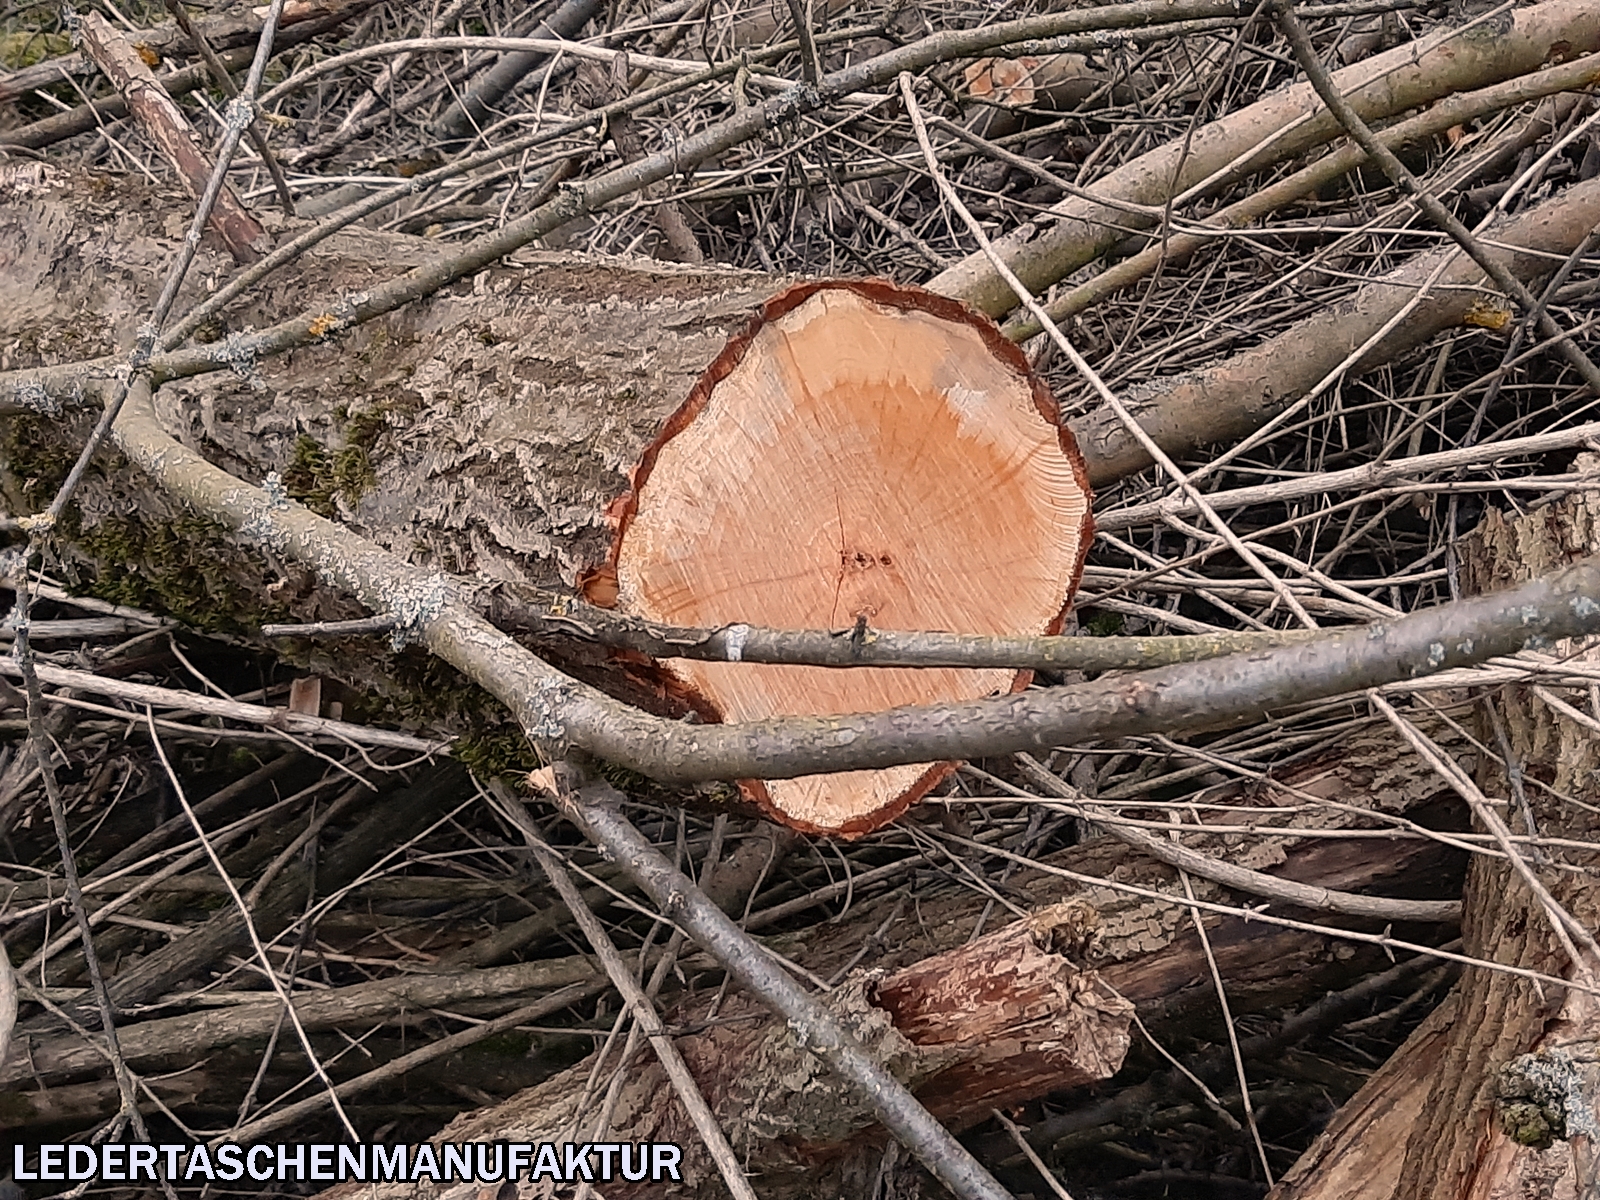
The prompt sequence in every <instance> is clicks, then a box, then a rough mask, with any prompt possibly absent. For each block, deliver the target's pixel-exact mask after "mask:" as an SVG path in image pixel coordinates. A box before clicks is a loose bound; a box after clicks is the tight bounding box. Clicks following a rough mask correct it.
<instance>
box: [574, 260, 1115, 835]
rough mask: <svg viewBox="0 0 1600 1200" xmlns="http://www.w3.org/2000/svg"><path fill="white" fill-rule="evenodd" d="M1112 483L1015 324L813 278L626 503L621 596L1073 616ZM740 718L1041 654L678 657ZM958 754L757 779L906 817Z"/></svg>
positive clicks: (1008, 621)
mask: <svg viewBox="0 0 1600 1200" xmlns="http://www.w3.org/2000/svg"><path fill="white" fill-rule="evenodd" d="M1089 508H1090V490H1089V485H1088V479H1087V476H1086V474H1085V472H1084V468H1083V461H1082V458H1081V457H1080V456H1079V454H1078V451H1077V447H1076V445H1075V444H1074V442H1073V440H1072V435H1071V434H1070V433H1069V432H1067V430H1065V429H1064V428H1063V427H1062V426H1061V424H1060V421H1059V418H1058V414H1057V410H1056V406H1055V402H1054V400H1053V399H1052V398H1051V396H1050V393H1049V391H1048V389H1046V387H1045V386H1044V384H1043V383H1042V382H1041V381H1040V380H1039V379H1038V377H1037V376H1035V375H1034V374H1033V372H1032V371H1031V370H1030V368H1029V367H1028V364H1027V361H1026V359H1025V358H1023V356H1022V354H1021V352H1020V351H1019V350H1018V349H1017V348H1016V347H1015V346H1014V345H1012V344H1011V343H1009V342H1007V341H1006V340H1005V339H1004V338H1003V337H1002V336H1001V335H1000V333H999V331H998V330H997V329H996V328H995V327H994V325H993V324H992V323H990V322H989V321H988V320H986V319H985V318H983V317H980V316H978V315H976V314H974V313H973V312H972V311H971V310H969V309H967V308H965V307H964V306H962V305H960V304H957V303H956V302H954V301H951V300H947V299H944V298H942V297H938V296H934V295H932V294H931V293H928V292H924V291H921V290H919V289H916V288H909V287H902V286H898V285H895V284H891V283H886V282H881V281H825V282H820V283H807V284H802V285H800V286H798V287H795V288H791V289H790V290H789V291H787V292H784V293H782V294H781V295H779V296H777V297H776V298H774V299H773V300H771V301H769V302H768V303H767V304H766V305H765V306H764V308H763V310H762V312H761V313H760V314H759V315H758V316H757V317H756V318H755V319H754V320H753V321H752V322H751V323H750V325H749V326H748V327H747V328H746V329H745V330H744V331H743V332H742V333H741V334H740V335H738V336H737V337H735V338H734V339H732V340H731V341H730V342H729V344H728V346H727V348H726V349H725V350H724V351H723V352H722V354H721V355H720V356H719V357H718V359H717V360H716V362H714V363H713V364H712V365H711V367H710V369H709V370H707V371H706V373H705V375H704V376H703V377H702V378H701V379H700V382H699V383H698V384H697V385H696V386H695V388H694V390H693V391H692V392H691V393H690V395H689V398H688V400H687V401H686V402H685V403H684V404H683V406H682V407H681V408H680V409H679V410H678V411H677V412H676V413H675V414H674V415H673V416H672V417H671V418H670V419H669V420H668V422H667V424H666V427H665V429H664V430H663V431H662V433H661V436H660V437H659V438H658V439H657V441H656V442H655V444H654V445H652V446H650V447H649V448H648V449H647V450H646V451H645V453H644V455H643V457H642V459H641V460H640V463H639V466H638V468H637V469H636V470H635V472H634V477H633V487H632V490H630V491H629V492H628V493H626V494H625V495H624V496H623V497H621V498H620V500H619V501H618V502H617V504H616V505H615V506H614V508H613V515H614V519H615V520H616V523H617V533H616V538H615V541H614V543H613V548H612V554H611V559H610V563H609V565H608V568H607V569H605V570H604V571H602V572H600V573H597V575H596V576H595V577H594V578H593V579H592V580H591V585H590V588H589V594H590V595H591V597H594V598H596V599H600V598H609V596H605V593H606V592H609V591H610V590H611V589H612V588H613V587H614V589H615V599H616V603H617V605H618V607H620V608H621V609H622V610H624V611H626V612H628V613H631V614H633V615H636V616H640V617H644V618H647V619H649V620H652V621H659V622H664V623H670V624H680V625H698V626H718V625H725V624H728V623H730V622H750V623H754V624H761V625H767V626H774V627H778V628H789V629H815V628H827V629H838V628H842V627H843V628H848V627H850V626H852V625H854V626H855V627H856V628H857V629H858V631H862V633H863V635H864V636H870V634H868V633H866V631H867V630H868V629H869V628H870V627H872V626H877V627H880V628H890V629H915V630H946V631H952V632H962V633H981V634H1020V633H1055V632H1057V631H1059V629H1060V627H1061V620H1062V616H1063V614H1064V611H1065V606H1066V604H1067V603H1068V602H1069V601H1070V599H1071V595H1072V592H1073V589H1074V588H1075V587H1076V585H1077V582H1078V577H1079V575H1080V573H1081V571H1082V568H1083V559H1084V555H1085V553H1086V552H1087V549H1088V545H1089V541H1090V537H1091V532H1092V523H1091V518H1090V514H1089ZM660 669H661V672H662V674H663V675H664V676H665V684H666V687H667V688H668V690H670V691H673V692H674V693H676V694H677V695H679V696H680V697H681V698H682V699H683V700H684V701H685V703H687V704H688V705H689V706H690V707H692V708H694V709H695V710H697V711H698V712H699V713H700V714H701V715H702V716H704V717H706V718H707V719H710V720H718V721H755V720H761V719H763V718H767V717H776V716H785V715H797V714H820V715H834V714H846V713H864V712H876V711H880V710H883V709H889V708H895V707H899V706H901V705H909V704H929V703H934V702H937V701H941V700H962V699H975V698H977V697H981V696H985V695H991V694H994V693H999V692H1007V691H1016V690H1020V689H1021V688H1023V687H1026V686H1027V684H1028V682H1029V679H1030V675H1029V673H1027V672H1022V673H1018V672H1014V671H1008V670H957V669H944V668H935V669H920V670H919V669H889V670H869V669H861V670H856V669H848V668H847V669H843V670H835V669H829V668H817V667H793V666H765V665H752V664H743V663H713V662H693V661H688V660H683V659H672V660H668V661H666V662H664V663H661V664H660ZM953 766H954V764H953V763H931V764H930V763H923V764H914V765H910V766H904V767H895V768H891V769H888V770H882V771H855V772H848V773H842V774H835V775H819V776H810V777H807V778H803V779H794V780H782V781H770V782H760V781H755V780H746V781H743V782H742V785H741V786H742V787H743V789H744V791H745V794H746V795H747V797H748V798H749V799H750V800H751V801H752V802H753V803H755V804H756V805H757V806H758V807H760V808H761V809H762V810H763V811H764V812H766V813H767V814H769V815H770V816H771V817H772V818H773V819H774V820H777V821H780V822H782V823H783V824H785V825H788V826H790V827H792V828H795V829H800V830H804V831H806V832H810V833H826V834H837V835H843V836H846V837H852V836H860V835H861V834H864V833H868V832H870V831H871V830H873V829H876V828H878V827H880V826H882V825H884V824H885V823H887V822H889V821H891V820H893V819H894V818H895V817H897V816H899V815H900V814H901V813H902V812H904V811H905V809H906V808H907V807H908V806H909V805H910V804H911V803H912V802H913V801H915V800H916V799H918V798H919V797H921V796H922V795H924V794H926V792H927V791H928V790H929V789H930V788H931V787H933V786H934V785H935V784H937V783H938V782H939V781H940V780H942V779H944V778H945V777H946V776H947V775H948V774H949V772H950V771H951V770H952V769H953Z"/></svg>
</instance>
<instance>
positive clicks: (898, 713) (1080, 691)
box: [115, 384, 1600, 783]
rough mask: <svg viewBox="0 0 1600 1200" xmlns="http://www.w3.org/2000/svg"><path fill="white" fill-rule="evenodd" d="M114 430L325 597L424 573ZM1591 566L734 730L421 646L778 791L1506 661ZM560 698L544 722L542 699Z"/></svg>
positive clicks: (1585, 612) (156, 433)
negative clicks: (872, 709)
mask: <svg viewBox="0 0 1600 1200" xmlns="http://www.w3.org/2000/svg"><path fill="white" fill-rule="evenodd" d="M115 435H116V438H117V441H118V444H119V446H120V447H121V448H122V450H123V452H124V453H125V454H127V455H128V456H129V458H130V459H132V460H133V461H134V462H135V463H137V464H139V465H140V466H142V467H143V468H144V469H145V470H147V471H149V472H150V473H151V474H152V476H154V477H155V478H156V480H157V481H158V482H159V483H160V484H161V485H162V486H163V487H164V488H166V489H168V490H169V491H171V492H172V493H174V494H175V495H176V496H177V497H179V498H181V499H183V500H184V501H186V502H187V503H189V504H190V505H192V506H193V507H194V508H196V509H197V510H198V511H201V512H203V513H205V514H207V515H208V516H210V517H211V518H212V519H214V520H217V521H219V522H222V523H224V524H226V525H229V526H231V527H233V528H237V527H238V526H239V525H240V524H242V523H243V522H244V521H246V520H249V519H252V518H256V517H261V518H265V519H267V520H270V521H272V522H274V523H276V524H277V525H278V527H279V529H280V530H281V533H282V535H283V538H284V545H285V547H286V551H285V553H286V554H287V555H289V556H290V557H291V558H292V559H294V560H296V561H299V562H302V563H304V564H306V565H309V566H315V567H316V568H317V569H318V570H319V573H320V574H321V575H322V577H323V578H324V580H325V581H326V583H327V584H328V585H329V586H333V587H336V588H340V589H344V590H346V591H348V592H350V593H351V594H352V595H354V596H355V597H356V598H357V599H359V600H361V601H362V602H363V603H366V604H368V605H371V606H374V607H381V605H382V597H383V594H384V592H383V588H384V587H385V582H384V581H385V580H387V579H399V578H405V577H407V576H411V577H419V576H424V575H425V573H422V572H418V571H417V569H416V568H415V567H412V566H411V565H409V564H407V563H405V562H403V561H402V560H400V559H399V558H397V557H396V556H394V555H392V554H390V553H388V552H385V551H383V550H381V549H379V548H378V547H376V546H373V545H372V544H371V543H370V542H367V541H366V540H365V539H363V538H361V537H359V536H358V535H356V534H354V533H353V532H351V531H350V530H348V529H345V528H343V527H341V526H339V525H336V524H334V523H333V522H331V521H327V520H325V519H323V518H321V517H318V516H316V515H315V514H313V513H310V512H308V511H306V510H305V509H302V508H300V507H299V506H291V507H290V508H289V510H287V511H277V510H274V509H273V508H272V506H271V503H270V501H269V500H268V498H267V496H266V495H265V494H264V493H262V492H261V491H259V490H258V489H255V488H252V487H249V486H247V485H244V484H242V483H241V482H240V481H239V480H237V479H235V478H233V477H232V476H230V475H228V474H227V473H226V472H224V471H222V470H221V469H219V468H217V467H215V466H212V465H211V464H210V463H208V462H206V461H205V460H204V459H203V458H201V457H200V456H199V455H197V454H195V453H193V452H192V451H189V450H187V449H185V448H184V447H183V446H181V445H179V444H178V443H177V442H175V441H174V440H173V439H172V438H171V437H170V435H168V434H167V433H166V432H165V431H164V430H163V429H162V428H161V426H160V423H159V421H158V420H157V419H156V417H155V414H154V411H153V409H152V406H151V400H150V393H149V390H148V388H146V387H144V386H143V385H138V384H136V385H135V387H134V389H133V391H132V393H131V394H130V396H129V400H128V405H127V407H126V408H125V409H124V411H123V414H122V416H121V417H120V418H119V420H118V423H117V427H116V430H115ZM1596 595H1600V561H1596V560H1595V559H1584V560H1581V561H1579V562H1577V563H1575V564H1573V565H1572V566H1569V567H1567V568H1565V569H1563V570H1560V571H1557V572H1554V573H1553V574H1551V575H1548V576H1545V577H1543V578H1540V579H1536V580H1534V581H1533V582H1531V583H1528V584H1525V585H1523V586H1521V587H1519V588H1516V589H1513V590H1511V591H1506V592H1500V593H1496V594H1493V595H1489V596H1483V597H1478V598H1476V599H1472V600H1465V601H1460V602H1458V603H1455V604H1448V605H1442V606H1440V607H1438V608H1434V609H1428V610H1425V611H1422V612H1419V613H1416V614H1414V615H1412V616H1409V617H1405V618H1402V619H1399V620H1396V621H1389V622H1383V623H1380V624H1375V625H1371V626H1366V627H1363V628H1358V629H1356V630H1352V631H1349V632H1343V633H1333V634H1329V635H1328V636H1327V637H1326V638H1321V639H1318V640H1316V641H1312V642H1308V643H1307V644H1305V645H1301V646H1287V647H1279V648H1275V649H1272V650H1267V651H1259V652H1255V653H1249V654H1236V655H1230V656H1228V657H1225V658H1220V659H1215V660H1212V661H1210V662H1205V663H1199V664H1191V665H1182V666H1175V667H1166V668H1162V669H1159V670H1156V671H1149V672H1145V673H1142V674H1140V675H1137V676H1132V677H1128V678H1118V679H1112V680H1107V681H1103V682H1098V683H1093V684H1087V685H1084V686H1082V687H1079V688H1074V689H1050V690H1048V691H1036V692H1028V693H1022V694H1019V695H1014V696H1003V697H998V698H994V699H986V700H976V701H969V702H966V703H963V704H955V705H941V706H936V707H933V708H905V709H897V710H894V711H891V712H887V713H880V714H875V715H870V716H855V717H829V718H815V717H813V718H803V717H789V718H783V719H779V720H772V721H763V722H754V723H750V724H747V725H742V726H705V725H700V726H688V725H683V724H681V723H680V722H676V721H669V720H663V719H661V718H658V717H652V716H649V715H648V714H645V713H643V712H641V711H638V710H636V709H632V708H630V707H629V706H627V705H625V704H622V703H620V702H618V701H616V700H613V699H611V698H610V697H609V696H606V695H604V694H603V693H601V692H599V691H597V690H596V689H594V688H591V687H589V686H587V685H585V684H582V683H579V682H578V681H576V680H573V679H571V678H569V677H567V676H565V675H563V674H561V673H560V672H558V671H556V670H555V669H554V668H553V667H551V666H550V665H549V664H548V663H545V662H544V661H542V660H541V659H539V658H538V657H537V656H536V655H534V654H533V653H532V652H530V651H528V650H526V649H524V648H523V647H522V646H520V645H518V644H517V643H516V642H515V641H514V640H513V639H511V638H510V637H509V636H508V635H506V634H504V633H502V632H501V631H499V630H497V629H495V628H494V627H493V626H492V625H490V624H489V623H488V622H487V621H485V620H483V618H481V617H480V616H478V615H477V614H476V613H474V612H471V611H470V610H467V609H465V608H464V607H463V606H461V605H459V604H454V603H451V604H447V605H445V606H444V607H443V609H442V610H441V611H440V612H439V613H438V614H437V615H436V616H434V617H433V618H431V619H430V620H428V621H426V622H425V623H424V624H423V626H422V628H421V631H420V632H421V635H422V642H423V644H424V645H426V646H427V648H428V649H429V650H431V651H432V652H433V653H435V654H436V655H438V656H439V657H441V658H443V659H444V660H445V661H447V662H449V663H451V664H452V665H454V666H455V667H457V668H458V669H459V670H461V671H462V672H463V673H464V674H466V675H467V676H468V677H469V678H471V679H473V680H474V681H475V682H477V683H479V684H481V685H482V686H483V687H485V688H486V689H487V690H488V691H490V692H491V693H493V694H494V695H495V696H497V697H498V698H499V699H501V700H502V701H503V702H505V703H506V705H507V706H508V707H509V708H510V709H511V710H512V712H513V713H515V714H516V715H517V717H518V719H519V720H520V721H521V722H522V724H523V726H524V728H526V729H532V728H536V727H541V726H543V725H544V724H546V723H547V722H550V721H551V720H552V718H554V719H555V720H557V721H559V724H560V729H561V733H562V736H563V739H564V740H565V741H566V742H568V743H570V744H571V745H573V746H577V747H579V748H581V749H583V750H586V751H588V752H589V753H591V754H594V755H595V756H597V757H599V758H602V759H605V760H608V761H611V762H615V763H618V764H619V765H622V766H625V767H628V768H629V769H631V770H635V771H638V772H640V773H642V774H645V775H648V776H650V777H652V778H655V779H657V780H660V781H662V782H673V783H686V782H693V781H696V780H712V779H737V778H750V777H753V778H788V777H793V776H797V775H805V774H815V773H817V772H820V771H839V770H857V769H870V768H875V767H880V766H891V765H895V764H899V763H911V762H920V761H926V760H927V759H929V758H933V757H937V756H955V757H962V758H969V757H977V756H981V755H984V754H996V753H1007V752H1013V751H1016V750H1030V751H1032V750H1039V749H1047V748H1050V747H1053V746H1056V745H1062V744H1071V743H1075V742H1082V741H1087V740H1092V739H1095V738H1099V737H1104V736H1107V735H1113V734H1114V735H1117V736H1128V735H1131V734H1135V733H1142V732H1148V731H1159V732H1162V733H1167V734H1171V733H1173V732H1175V731H1183V730H1193V729H1200V728H1216V727H1219V726H1224V725H1227V724H1229V723H1232V722H1235V721H1242V720H1247V719H1252V718H1254V717H1257V716H1259V715H1261V714H1263V713H1266V712H1270V711H1272V710H1274V709H1276V708H1280V707H1283V706H1288V705H1293V704H1299V703H1304V702H1306V701H1310V700H1314V699H1319V698H1322V697H1326V696H1331V695H1337V694H1340V693H1344V692H1350V691H1355V690H1359V689H1364V688H1369V687H1378V686H1381V685H1383V684H1386V683H1392V682H1396V681H1399V680H1405V679H1414V678H1417V677H1419V676H1422V675H1426V674H1430V673H1433V672H1435V671H1439V670H1444V669H1448V668H1453V667H1462V666H1470V665H1473V664H1475V663H1480V662H1484V661H1486V660H1488V659H1490V658H1495V657H1498V656H1500V655H1504V654H1510V653H1514V652H1515V651H1517V650H1519V649H1521V648H1522V646H1523V645H1525V644H1526V643H1527V642H1528V641H1529V640H1530V639H1532V638H1535V637H1542V638H1547V639H1556V638H1561V637H1579V636H1585V635H1590V634H1594V633H1597V632H1600V605H1597V604H1596V602H1595V601H1594V599H1593V597H1594V596H1596ZM552 691H556V692H560V693H561V694H562V695H564V697H565V698H566V701H567V702H566V703H565V704H564V705H562V706H560V708H559V709H558V710H557V711H555V712H554V713H553V712H552V706H551V705H550V703H549V695H550V693H551V692H552Z"/></svg>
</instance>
